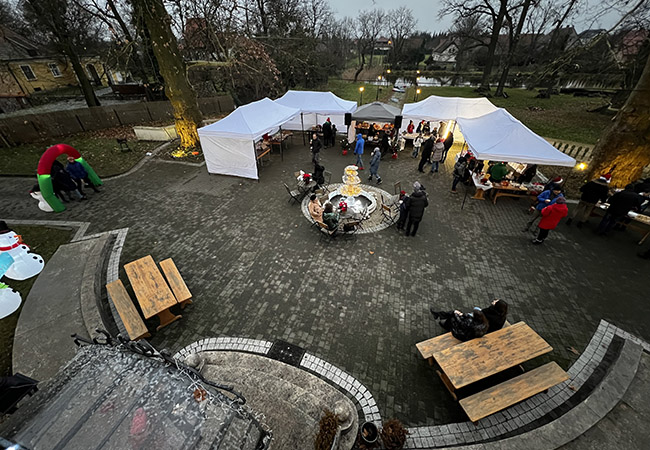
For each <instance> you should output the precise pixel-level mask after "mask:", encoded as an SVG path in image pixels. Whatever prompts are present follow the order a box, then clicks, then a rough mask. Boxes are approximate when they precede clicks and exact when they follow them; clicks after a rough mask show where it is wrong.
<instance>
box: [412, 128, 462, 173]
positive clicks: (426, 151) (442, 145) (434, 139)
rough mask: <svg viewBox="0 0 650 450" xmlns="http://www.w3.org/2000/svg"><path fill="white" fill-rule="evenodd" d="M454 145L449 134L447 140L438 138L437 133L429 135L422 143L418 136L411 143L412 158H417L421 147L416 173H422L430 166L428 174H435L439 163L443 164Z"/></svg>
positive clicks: (452, 138)
mask: <svg viewBox="0 0 650 450" xmlns="http://www.w3.org/2000/svg"><path fill="white" fill-rule="evenodd" d="M453 144H454V135H453V134H450V135H449V136H447V138H443V137H441V136H438V135H437V133H435V129H434V133H431V135H429V137H428V138H427V139H426V140H425V141H422V137H421V136H418V137H416V138H415V140H414V141H413V154H412V155H411V156H412V157H413V158H417V156H418V153H419V152H420V147H422V155H421V157H420V164H418V172H421V173H424V166H425V165H426V164H431V171H430V172H429V173H436V172H438V171H439V169H440V163H444V162H445V160H446V159H447V153H448V152H449V149H450V148H451V146H452V145H453Z"/></svg>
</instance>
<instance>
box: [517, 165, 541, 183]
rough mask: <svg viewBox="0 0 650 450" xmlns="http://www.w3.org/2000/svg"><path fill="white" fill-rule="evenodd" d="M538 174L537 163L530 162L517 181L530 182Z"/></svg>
mask: <svg viewBox="0 0 650 450" xmlns="http://www.w3.org/2000/svg"><path fill="white" fill-rule="evenodd" d="M535 175H537V164H528V165H527V166H526V169H525V170H524V171H523V172H522V173H521V175H519V176H518V177H517V183H530V182H531V181H533V178H535Z"/></svg>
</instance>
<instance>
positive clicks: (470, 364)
mask: <svg viewBox="0 0 650 450" xmlns="http://www.w3.org/2000/svg"><path fill="white" fill-rule="evenodd" d="M551 350H553V348H552V347H551V346H550V345H548V343H547V342H546V341H545V340H544V339H542V338H541V337H540V336H539V335H538V334H537V333H535V331H533V330H532V328H530V327H529V326H528V325H526V324H525V323H524V322H519V323H516V324H514V325H512V326H509V327H506V328H502V329H500V330H497V331H494V332H492V333H489V334H486V335H485V336H483V337H482V338H479V339H472V340H470V341H467V342H463V343H462V344H458V345H456V346H453V347H451V348H447V349H445V350H442V351H439V352H436V353H434V354H433V358H434V359H435V360H436V362H437V363H438V364H439V365H440V368H441V369H442V370H443V372H444V373H445V375H446V376H447V377H448V378H449V380H450V381H451V383H452V384H453V386H454V387H455V388H456V389H459V388H461V387H463V386H467V385H469V384H472V383H474V382H476V381H479V380H482V379H484V378H487V377H489V376H491V375H494V374H496V373H499V372H502V371H504V370H506V369H509V368H510V367H514V366H517V365H519V364H521V363H523V362H525V361H528V360H530V359H533V358H536V357H537V356H540V355H543V354H545V353H548V352H550V351H551Z"/></svg>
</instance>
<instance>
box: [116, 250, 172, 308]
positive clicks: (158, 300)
mask: <svg viewBox="0 0 650 450" xmlns="http://www.w3.org/2000/svg"><path fill="white" fill-rule="evenodd" d="M124 270H125V271H126V275H127V276H128V277H129V281H130V282H131V287H132V288H133V292H134V293H135V296H136V297H137V299H138V303H140V308H141V309H142V313H143V314H144V316H145V318H147V319H148V318H150V317H153V316H155V315H156V314H158V313H159V312H161V311H163V310H166V309H168V308H170V307H172V306H174V305H175V304H176V298H175V297H174V294H172V291H171V290H170V289H169V286H167V282H166V281H165V279H164V278H163V276H162V274H161V273H160V270H158V267H157V266H156V263H155V262H154V260H153V258H152V257H151V255H147V256H145V257H144V258H140V259H138V260H135V261H133V262H130V263H128V264H125V265H124Z"/></svg>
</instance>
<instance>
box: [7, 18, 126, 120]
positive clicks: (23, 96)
mask: <svg viewBox="0 0 650 450" xmlns="http://www.w3.org/2000/svg"><path fill="white" fill-rule="evenodd" d="M81 63H82V64H83V66H84V69H85V71H86V75H87V76H88V79H89V80H90V81H91V83H92V84H93V85H95V86H105V85H108V84H112V83H113V82H119V81H121V76H120V75H119V74H115V73H112V72H110V71H107V70H104V66H103V64H102V63H101V61H100V60H99V58H98V57H82V58H81ZM109 77H110V78H109ZM78 85H79V81H78V80H77V76H76V74H75V73H74V71H73V70H72V65H71V64H70V61H69V60H68V58H66V57H65V56H63V55H51V54H48V53H47V52H46V51H44V50H43V49H42V48H41V47H39V46H37V45H36V44H35V43H34V42H32V41H30V40H29V39H27V38H25V37H24V36H21V35H20V34H18V33H15V32H14V31H12V30H10V29H8V28H6V27H2V26H0V112H9V111H14V110H16V109H20V108H24V107H27V106H29V102H28V100H27V99H28V98H29V97H30V96H31V95H32V94H34V93H35V92H42V91H49V90H54V89H59V88H63V87H68V86H78Z"/></svg>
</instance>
